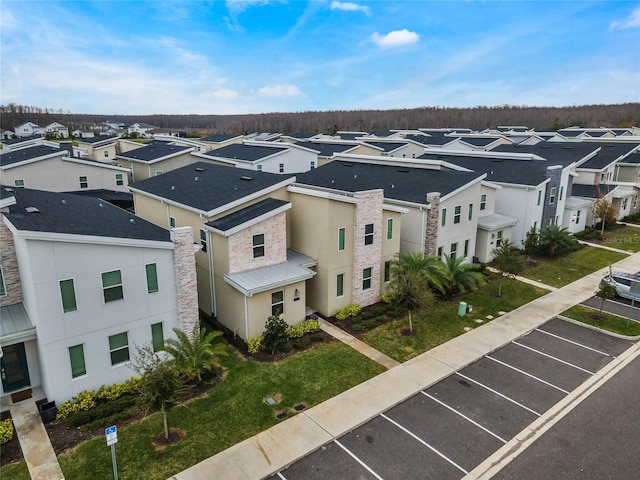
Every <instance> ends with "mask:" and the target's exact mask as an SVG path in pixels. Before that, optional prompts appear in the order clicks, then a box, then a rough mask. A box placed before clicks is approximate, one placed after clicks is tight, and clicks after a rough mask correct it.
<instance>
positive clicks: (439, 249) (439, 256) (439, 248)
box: [438, 247, 442, 260]
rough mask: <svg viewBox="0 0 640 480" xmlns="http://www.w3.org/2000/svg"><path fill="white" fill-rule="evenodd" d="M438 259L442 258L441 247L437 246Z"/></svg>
mask: <svg viewBox="0 0 640 480" xmlns="http://www.w3.org/2000/svg"><path fill="white" fill-rule="evenodd" d="M438 260H442V247H438Z"/></svg>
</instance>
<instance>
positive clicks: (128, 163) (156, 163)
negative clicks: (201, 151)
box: [116, 141, 198, 182]
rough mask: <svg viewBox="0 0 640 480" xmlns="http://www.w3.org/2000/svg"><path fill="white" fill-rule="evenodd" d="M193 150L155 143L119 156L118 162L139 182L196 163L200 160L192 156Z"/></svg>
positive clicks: (117, 156)
mask: <svg viewBox="0 0 640 480" xmlns="http://www.w3.org/2000/svg"><path fill="white" fill-rule="evenodd" d="M193 150H194V148H193V147H187V146H180V145H173V144H171V143H168V142H160V141H153V142H150V143H146V144H142V145H140V148H136V149H133V150H129V151H127V152H122V153H119V154H117V155H116V161H117V162H118V164H119V165H121V166H122V167H125V168H128V169H129V170H130V171H131V175H132V181H134V182H139V181H141V180H144V179H146V178H150V177H154V176H157V175H162V174H163V173H166V172H170V171H171V170H175V169H177V168H181V167H184V166H185V165H190V164H192V163H194V162H196V161H197V160H198V159H197V158H195V157H194V156H193V155H191V152H193Z"/></svg>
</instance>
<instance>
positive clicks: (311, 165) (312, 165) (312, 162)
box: [309, 160, 316, 170]
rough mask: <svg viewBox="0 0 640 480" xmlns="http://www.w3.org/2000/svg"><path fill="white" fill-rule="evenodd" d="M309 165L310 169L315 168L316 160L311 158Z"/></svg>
mask: <svg viewBox="0 0 640 480" xmlns="http://www.w3.org/2000/svg"><path fill="white" fill-rule="evenodd" d="M309 166H310V167H311V168H310V169H311V170H313V169H314V168H316V162H314V161H313V160H311V164H310V165H309Z"/></svg>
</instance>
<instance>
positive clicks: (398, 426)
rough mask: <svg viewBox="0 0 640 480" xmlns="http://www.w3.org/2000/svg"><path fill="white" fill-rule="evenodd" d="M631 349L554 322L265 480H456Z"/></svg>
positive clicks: (613, 339) (619, 341)
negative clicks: (614, 359) (336, 479)
mask: <svg viewBox="0 0 640 480" xmlns="http://www.w3.org/2000/svg"><path fill="white" fill-rule="evenodd" d="M631 344H632V342H629V341H626V340H622V339H619V338H616V337H612V336H609V335H606V334H605V333H602V332H599V331H595V330H591V329H587V328H585V327H582V326H579V325H576V324H573V323H569V322H565V321H562V320H558V319H554V320H552V321H550V322H548V323H546V324H544V325H542V326H541V327H539V328H537V329H535V330H534V331H532V332H531V333H529V334H528V335H525V336H524V337H521V338H519V339H516V340H515V341H513V342H511V343H510V344H508V345H506V346H505V347H503V348H501V349H499V350H497V351H495V352H492V353H490V354H488V355H486V356H484V357H483V358H481V359H479V360H478V361H476V362H475V363H472V364H471V365H469V366H467V367H465V368H463V369H461V370H460V371H458V372H456V373H454V374H452V375H450V376H448V377H446V378H444V379H442V380H441V381H439V382H437V383H436V384H434V385H432V386H429V387H427V388H425V389H424V390H422V391H420V392H419V393H417V394H416V395H414V396H413V397H411V398H409V399H408V400H406V401H404V402H402V403H400V404H399V405H397V406H395V407H393V408H391V409H389V410H387V411H385V412H383V413H381V414H380V415H378V416H376V417H375V418H373V419H371V420H370V421H368V422H367V423H365V424H364V425H362V426H360V427H358V428H356V429H355V430H353V431H351V432H349V433H347V434H345V435H343V436H342V437H340V438H337V439H336V440H334V441H333V442H331V443H329V444H328V445H326V446H324V447H323V448H321V449H319V450H317V451H315V452H313V453H312V454H310V455H308V456H306V457H305V458H303V459H301V460H299V461H298V462H296V463H295V464H293V465H291V466H290V467H288V468H287V469H285V470H283V471H281V472H279V473H277V474H275V475H273V476H271V477H270V478H269V480H296V479H305V480H329V479H335V478H349V479H351V478H353V479H385V480H394V479H402V480H406V479H431V478H433V479H439V480H448V479H452V480H453V479H460V478H462V477H463V476H464V475H465V474H466V473H468V472H469V471H471V470H472V469H473V468H475V467H476V466H477V465H479V464H480V463H481V462H482V461H484V460H485V459H486V458H487V457H489V456H490V455H491V454H492V453H493V452H495V451H496V450H497V449H499V448H500V447H501V446H502V445H504V444H505V443H506V442H508V441H509V440H510V439H512V438H513V437H514V436H515V435H516V434H518V433H519V432H520V431H522V430H523V429H524V428H525V427H527V426H528V425H529V424H530V423H532V422H533V421H534V420H536V419H537V418H538V417H539V416H540V415H543V414H544V413H545V412H546V411H547V410H548V409H550V408H551V407H552V406H553V405H555V404H556V403H557V402H558V401H560V400H561V399H562V398H563V397H565V396H566V395H567V394H569V393H570V392H571V391H572V390H573V389H575V388H576V387H577V386H578V385H580V384H581V383H583V382H584V381H585V380H586V379H588V378H589V377H590V376H591V375H593V374H594V373H596V372H597V371H598V370H599V369H601V368H602V367H603V366H604V365H606V364H607V363H608V362H610V361H611V360H612V359H613V358H615V356H617V355H619V354H620V353H622V352H623V351H624V350H626V349H627V348H628V347H629V346H631Z"/></svg>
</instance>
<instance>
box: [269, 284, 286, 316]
mask: <svg viewBox="0 0 640 480" xmlns="http://www.w3.org/2000/svg"><path fill="white" fill-rule="evenodd" d="M282 313H284V290H279V291H277V292H273V293H272V294H271V315H280V314H282Z"/></svg>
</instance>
